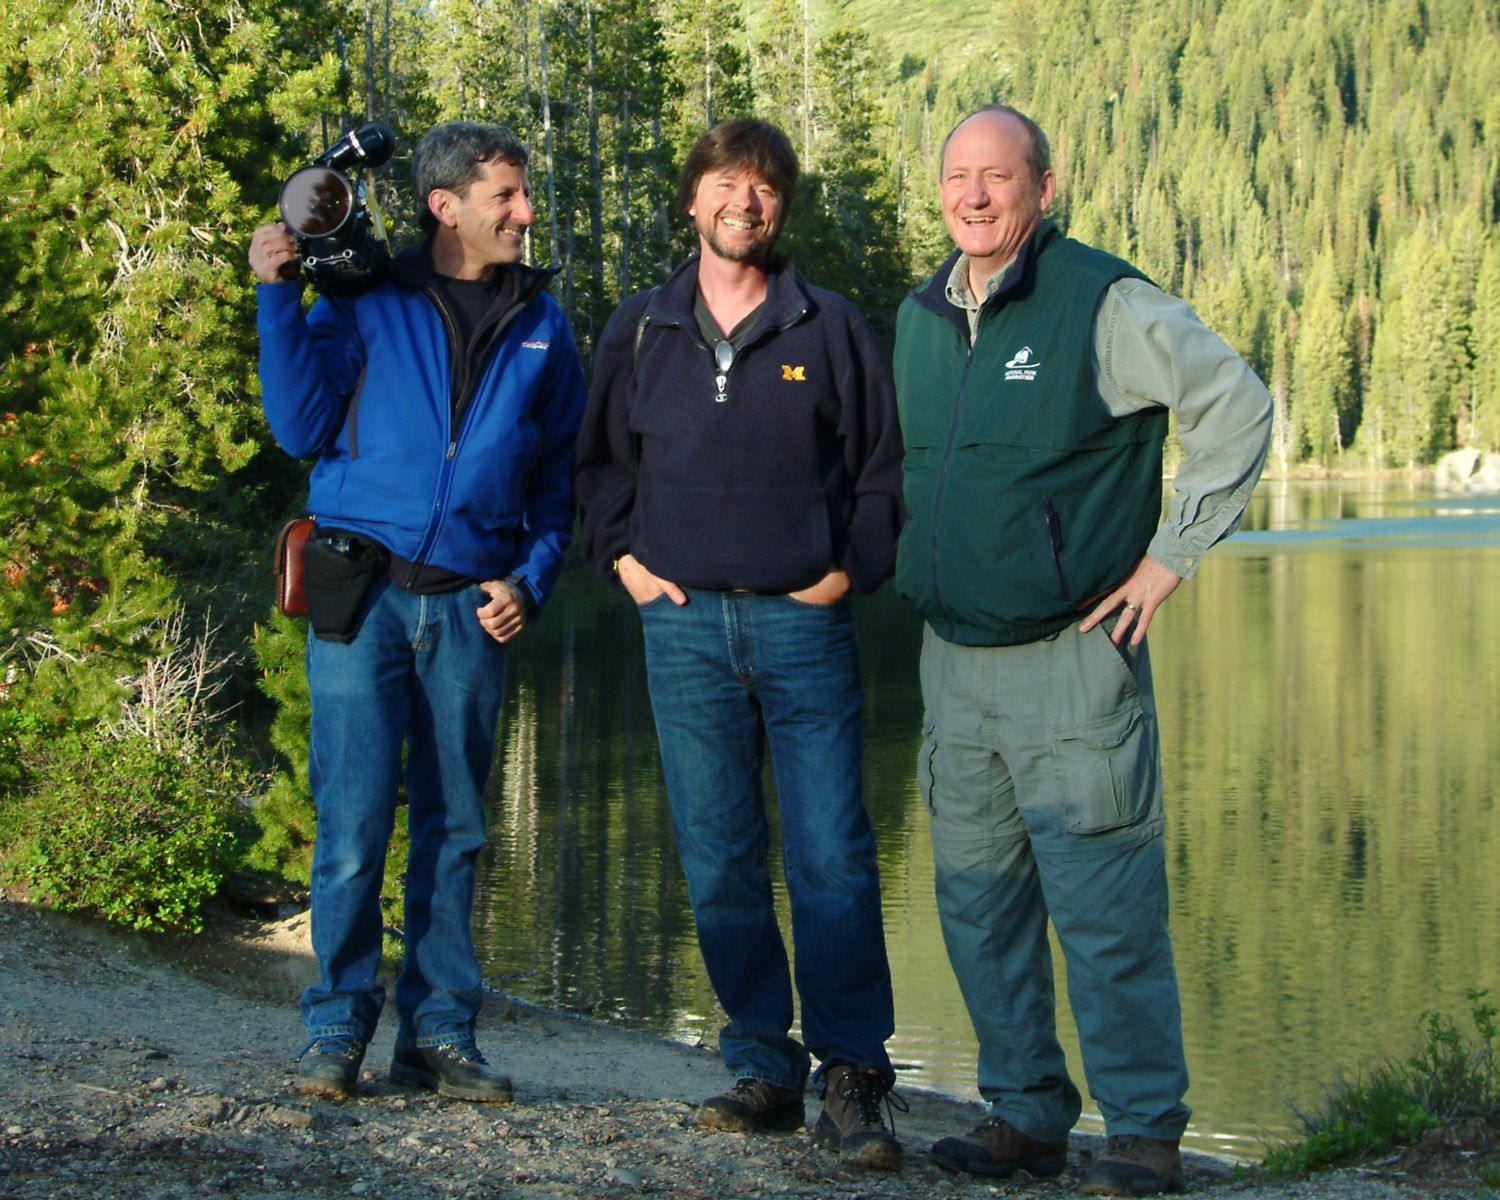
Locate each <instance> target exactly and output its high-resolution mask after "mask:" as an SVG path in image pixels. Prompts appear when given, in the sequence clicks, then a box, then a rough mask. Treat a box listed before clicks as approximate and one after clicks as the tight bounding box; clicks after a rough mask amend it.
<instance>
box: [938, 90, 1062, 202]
mask: <svg viewBox="0 0 1500 1200" xmlns="http://www.w3.org/2000/svg"><path fill="white" fill-rule="evenodd" d="M980 113H1009V114H1010V115H1011V116H1013V117H1015V119H1016V120H1018V121H1020V122H1021V124H1022V125H1024V126H1025V127H1026V132H1027V133H1028V134H1030V135H1031V149H1030V150H1029V151H1028V153H1027V155H1026V162H1027V165H1029V166H1030V167H1031V177H1032V178H1033V179H1035V180H1036V181H1037V182H1038V183H1040V182H1041V181H1042V176H1043V175H1045V174H1046V173H1047V172H1048V171H1050V170H1052V144H1051V143H1050V142H1048V141H1047V135H1046V134H1045V133H1043V132H1042V127H1041V126H1040V125H1038V124H1037V123H1036V122H1035V121H1033V120H1032V119H1031V118H1030V117H1028V116H1027V115H1026V114H1025V113H1023V112H1022V111H1021V110H1020V109H1019V108H1012V107H1011V106H1010V105H1009V104H986V105H985V106H984V107H983V108H976V109H975V110H974V111H973V112H971V113H970V114H969V115H968V116H967V117H964V118H962V119H961V120H960V121H959V122H958V124H957V125H954V126H953V128H952V129H950V130H948V136H947V137H945V138H944V139H943V150H942V153H941V154H939V155H938V162H939V163H941V162H942V161H943V157H944V156H945V155H946V154H947V153H948V143H949V142H951V141H952V140H953V135H954V134H955V133H957V132H958V128H959V125H963V124H964V123H965V122H966V121H969V120H970V119H971V118H973V117H977V116H979V115H980Z"/></svg>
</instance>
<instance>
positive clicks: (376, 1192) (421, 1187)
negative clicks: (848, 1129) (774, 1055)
mask: <svg viewBox="0 0 1500 1200" xmlns="http://www.w3.org/2000/svg"><path fill="white" fill-rule="evenodd" d="M306 933H307V918H306V916H305V915H301V916H297V917H293V918H290V919H289V920H287V921H284V922H280V923H277V924H263V923H259V922H253V921H248V920H239V919H237V918H232V917H228V916H219V917H216V918H215V919H214V920H213V921H212V922H211V927H210V929H209V931H208V932H207V933H205V934H203V935H200V936H198V937H176V936H172V937H159V936H147V935H136V934H130V933H123V932H121V931H119V930H116V929H113V928H111V927H108V926H105V925H102V924H100V923H97V922H94V921H91V920H87V919H84V918H76V917H66V916H60V915H57V914H54V913H48V912H44V911H40V910H37V909H33V908H30V907H27V906H25V905H21V904H15V903H10V902H4V901H0V1200H19V1198H22V1197H24V1198H27V1200H31V1198H33V1197H60V1196H66V1197H74V1196H78V1197H91V1198H92V1197H98V1198H101V1200H113V1198H119V1200H156V1198H166V1197H184V1198H185V1197H194V1198H197V1197H205V1196H222V1197H234V1198H237V1200H258V1198H260V1197H268V1196H297V1197H307V1198H309V1200H322V1198H325V1197H328V1198H331V1197H345V1196H366V1197H371V1198H379V1200H419V1198H427V1197H497V1198H498V1197H505V1198H507V1200H510V1198H515V1200H531V1198H543V1197H575V1196H576V1197H583V1196H588V1197H598V1196H611V1195H615V1196H621V1197H625V1196H631V1195H644V1196H670V1197H683V1198H687V1200H721V1198H727V1197H735V1198H746V1200H748V1198H751V1197H791V1198H803V1197H805V1198H808V1200H812V1198H813V1197H817V1198H819V1200H823V1198H826V1197H851V1198H852V1197H865V1198H867V1200H884V1198H893V1197H928V1196H933V1197H955V1198H968V1197H973V1198H975V1200H978V1198H980V1197H986V1198H987V1197H992V1196H1038V1197H1054V1196H1065V1195H1072V1194H1073V1192H1072V1188H1073V1185H1074V1184H1075V1183H1076V1181H1077V1178H1078V1174H1079V1172H1080V1171H1081V1170H1082V1168H1083V1166H1085V1165H1086V1164H1087V1162H1088V1159H1089V1156H1090V1155H1091V1154H1092V1153H1093V1152H1094V1151H1095V1150H1096V1149H1097V1147H1098V1139H1097V1138H1087V1137H1076V1138H1075V1139H1074V1143H1073V1149H1074V1154H1073V1156H1072V1161H1071V1163H1070V1168H1071V1169H1070V1170H1069V1172H1068V1173H1067V1174H1066V1175H1064V1176H1062V1177H1061V1178H1060V1179H1059V1180H1055V1181H1047V1182H1036V1181H1031V1180H1029V1179H1026V1178H1024V1177H1023V1178H1020V1179H1017V1180H1011V1181H1006V1182H1004V1183H1001V1184H998V1185H992V1184H989V1183H986V1182H981V1181H976V1180H971V1179H967V1178H957V1177H954V1176H950V1175H947V1174H945V1173H943V1172H941V1171H938V1170H937V1169H935V1168H934V1167H932V1166H931V1165H930V1164H929V1163H928V1162H927V1159H926V1155H925V1153H924V1151H925V1148H926V1146H927V1145H929V1144H930V1143H931V1141H932V1140H934V1139H935V1138H937V1137H941V1136H943V1135H944V1134H947V1133H952V1132H955V1131H956V1130H959V1129H962V1128H966V1127H968V1126H969V1125H971V1124H972V1123H973V1122H974V1121H975V1119H976V1117H977V1113H978V1109H977V1108H976V1107H975V1106H973V1105H968V1104H964V1103H962V1102H960V1101H957V1100H954V1099H951V1098H949V1097H945V1096H939V1095H935V1094H932V1093H927V1092H919V1091H909V1090H904V1093H903V1094H905V1095H906V1096H907V1099H908V1101H909V1103H910V1105H911V1112H910V1114H908V1115H905V1116H901V1117H899V1118H898V1121H899V1125H898V1133H899V1135H900V1137H901V1140H902V1142H903V1143H904V1145H905V1146H906V1149H907V1165H906V1168H905V1170H904V1171H903V1172H902V1173H901V1174H900V1175H895V1176H886V1175H880V1176H877V1175H871V1174H868V1173H863V1172H859V1171H854V1170H847V1169H844V1168H843V1167H841V1165H840V1163H839V1160H838V1158H837V1157H835V1156H833V1155H831V1154H828V1153H826V1152H824V1151H822V1150H820V1149H818V1148H817V1147H815V1146H813V1145H812V1143H811V1141H810V1139H809V1138H808V1137H807V1136H806V1135H805V1134H802V1135H786V1136H779V1137H757V1138H748V1137H743V1136H737V1135H733V1134H709V1133H701V1132H698V1131H696V1130H694V1129H693V1128H692V1127H691V1116H692V1112H693V1106H694V1104H695V1102H696V1101H697V1100H700V1099H702V1098H703V1097H704V1096H706V1095H709V1094H710V1093H712V1092H714V1091H717V1090H719V1089H720V1088H721V1087H722V1086H723V1085H724V1084H725V1082H726V1076H725V1075H724V1073H723V1070H722V1068H721V1067H720V1065H719V1061H718V1058H717V1055H715V1054H713V1053H711V1052H709V1051H707V1050H704V1049H698V1048H692V1047H687V1046H682V1045H678V1044H676V1043H672V1042H668V1041H664V1040H662V1039H658V1038H653V1037H649V1036H646V1035H643V1034H639V1033H635V1032H631V1031H627V1030H620V1029H615V1028H611V1027H608V1026H605V1025H602V1024H598V1023H596V1022H592V1021H586V1020H581V1019H578V1018H575V1017H571V1016H567V1015H563V1014H558V1013H553V1012H549V1011H546V1010H543V1009H538V1008H535V1007H531V1006H528V1005H522V1004H519V1003H516V1002H514V1001H509V1000H506V999H504V998H502V997H494V998H492V1000H491V1002H490V1003H489V1004H488V1005H487V1007H486V1010H485V1013H484V1016H483V1018H482V1022H481V1044H482V1045H483V1046H484V1047H485V1048H486V1050H487V1051H488V1052H489V1054H490V1057H491V1059H492V1060H493V1061H495V1062H496V1063H497V1064H499V1065H502V1066H503V1067H504V1068H505V1069H506V1070H507V1071H508V1072H509V1073H510V1074H511V1075H512V1076H513V1077H514V1078H515V1083H516V1094H517V1102H516V1103H515V1104H513V1105H509V1106H504V1107H489V1106H481V1105H471V1104H464V1103H461V1102H454V1101H447V1100H440V1099H438V1098H436V1097H434V1096H431V1095H430V1094H425V1093H419V1092H411V1091H406V1090H402V1089H399V1088H393V1087H391V1086H390V1085H389V1084H387V1083H385V1082H384V1067H385V1065H386V1063H387V1062H388V1061H389V1058H390V1051H391V1045H390V1038H391V1032H390V1030H389V1029H385V1030H383V1032H382V1035H381V1036H380V1037H378V1038H377V1040H376V1042H375V1044H374V1045H373V1046H372V1047H371V1050H370V1055H369V1057H368V1059H367V1060H366V1071H365V1077H364V1081H363V1083H362V1085H361V1092H360V1095H359V1097H358V1098H357V1099H356V1100H353V1101H350V1102H347V1103H343V1104H339V1103H333V1102H325V1101H321V1100H320V1101H309V1100H308V1099H306V1098H304V1097H302V1096H300V1095H298V1094H297V1093H296V1092H294V1091H293V1090H292V1089H291V1086H290V1083H291V1055H292V1054H293V1053H295V1051H296V1050H297V1049H299V1048H300V1037H301V1032H300V1022H299V1021H298V1018H297V1014H296V996H297V994H298V991H299V990H300V987H301V985H302V982H303V981H304V980H305V979H306V978H307V975H308V973H309V971H310V970H311V969H312V968H311V963H310V958H309V956H308V954H307V950H306ZM383 1024H385V1025H391V1024H393V1022H389V1021H387V1022H384V1023H383ZM809 1101H810V1102H809V1116H810V1117H811V1116H814V1115H815V1114H816V1111H817V1105H816V1101H814V1100H812V1099H811V1098H809ZM1187 1158H1188V1163H1187V1167H1188V1183H1189V1187H1190V1188H1191V1189H1192V1190H1193V1191H1195V1192H1199V1193H1207V1194H1212V1195H1217V1196H1225V1197H1228V1196H1236V1197H1245V1198H1246V1200H1280V1198H1285V1197H1331V1198H1339V1200H1345V1198H1347V1200H1355V1198H1359V1200H1415V1198H1416V1197H1423V1198H1426V1200H1447V1198H1448V1197H1450V1196H1451V1197H1455V1198H1456V1197H1459V1196H1464V1197H1473V1196H1474V1194H1475V1192H1474V1189H1473V1186H1472V1185H1469V1186H1466V1187H1455V1186H1449V1185H1445V1184H1441V1183H1434V1182H1432V1181H1431V1180H1427V1181H1425V1182H1423V1181H1417V1180H1412V1179H1404V1178H1402V1177H1401V1176H1400V1175H1399V1174H1397V1173H1396V1172H1395V1168H1394V1165H1392V1166H1391V1167H1389V1168H1387V1169H1386V1170H1385V1171H1363V1172H1354V1171H1346V1172H1338V1173H1334V1174H1329V1175H1321V1176H1317V1177H1315V1178H1313V1179H1311V1180H1307V1181H1301V1182H1291V1183H1279V1184H1274V1185H1268V1184H1265V1183H1259V1182H1255V1181H1253V1180H1244V1179H1237V1178H1236V1177H1235V1175H1234V1173H1233V1171H1232V1169H1231V1168H1230V1166H1229V1165H1228V1164H1226V1163H1223V1162H1221V1161H1218V1160H1215V1159H1212V1158H1209V1157H1207V1156H1202V1155H1191V1156H1187Z"/></svg>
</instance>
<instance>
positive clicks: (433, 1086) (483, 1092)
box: [391, 1042, 514, 1104]
mask: <svg viewBox="0 0 1500 1200" xmlns="http://www.w3.org/2000/svg"><path fill="white" fill-rule="evenodd" d="M391 1082H392V1083H395V1084H399V1085H401V1086H402V1087H418V1088H426V1089H428V1091H435V1092H437V1094H438V1095H439V1096H448V1097H451V1098H452V1099H454V1100H474V1101H477V1102H478V1103H480V1104H509V1103H510V1102H511V1100H512V1099H513V1098H514V1093H513V1092H512V1090H511V1086H510V1076H509V1075H502V1074H501V1073H500V1072H499V1071H497V1070H495V1068H494V1067H492V1066H490V1064H489V1061H488V1060H487V1059H486V1058H485V1057H484V1055H483V1054H481V1053H479V1047H478V1046H476V1045H475V1044H474V1043H473V1042H445V1043H444V1044H443V1045H441V1046H397V1047H396V1053H395V1056H394V1057H393V1058H392V1059H391Z"/></svg>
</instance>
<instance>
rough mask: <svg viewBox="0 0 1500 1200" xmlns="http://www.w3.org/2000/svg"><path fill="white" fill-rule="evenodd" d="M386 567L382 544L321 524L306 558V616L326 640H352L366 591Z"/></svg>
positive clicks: (357, 630) (309, 544)
mask: <svg viewBox="0 0 1500 1200" xmlns="http://www.w3.org/2000/svg"><path fill="white" fill-rule="evenodd" d="M384 567H385V550H384V548H383V547H381V546H379V545H377V544H376V543H374V542H371V541H369V540H368V539H366V538H362V537H360V536H359V535H358V534H354V533H350V532H348V531H347V530H344V529H333V528H328V527H324V526H320V527H319V528H318V530H317V531H316V532H315V533H314V534H313V536H312V537H310V538H309V539H308V540H307V551H306V554H305V556H304V559H303V568H302V570H303V575H304V577H305V583H304V586H305V588H306V591H307V620H308V623H309V624H310V625H311V626H312V631H313V636H314V637H317V638H321V639H322V640H323V641H325V642H345V643H347V642H352V641H353V640H354V636H355V634H357V633H358V632H359V623H360V619H361V617H362V616H363V605H364V599H365V593H366V592H368V591H369V590H370V584H372V583H374V582H375V576H376V575H378V574H379V573H380V572H381V570H382V569H383V568H384Z"/></svg>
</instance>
